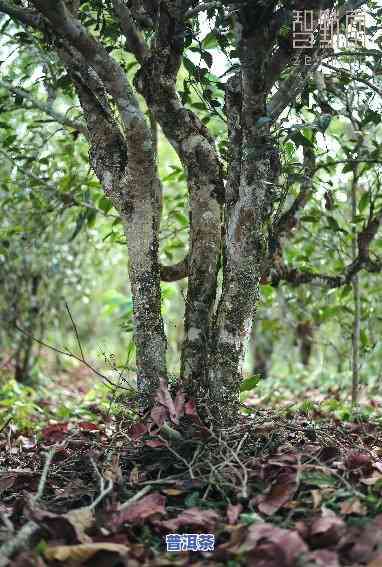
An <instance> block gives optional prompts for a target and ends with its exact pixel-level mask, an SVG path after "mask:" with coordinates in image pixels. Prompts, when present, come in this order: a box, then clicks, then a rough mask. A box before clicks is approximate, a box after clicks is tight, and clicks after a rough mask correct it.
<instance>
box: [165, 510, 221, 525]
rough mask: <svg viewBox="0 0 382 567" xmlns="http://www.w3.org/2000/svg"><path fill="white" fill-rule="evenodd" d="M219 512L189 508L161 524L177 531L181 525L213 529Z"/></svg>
mask: <svg viewBox="0 0 382 567" xmlns="http://www.w3.org/2000/svg"><path fill="white" fill-rule="evenodd" d="M218 519H219V514H217V512H215V511H214V510H201V509H200V508H195V507H194V508H188V510H184V511H183V512H181V513H180V514H179V515H178V516H177V517H176V518H173V519H172V520H166V521H163V522H161V524H160V525H161V526H163V527H164V528H166V529H168V530H170V531H176V530H177V529H178V528H179V527H181V526H202V527H203V528H205V529H206V530H213V528H214V527H215V524H216V522H217V521H218Z"/></svg>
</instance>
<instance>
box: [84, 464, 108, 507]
mask: <svg viewBox="0 0 382 567" xmlns="http://www.w3.org/2000/svg"><path fill="white" fill-rule="evenodd" d="M90 462H91V464H92V466H93V469H94V471H95V473H96V475H97V478H98V482H99V495H98V496H97V498H96V499H95V500H94V501H93V502H92V503H91V504H90V506H87V508H88V510H94V508H95V507H96V506H97V505H98V504H99V503H100V502H101V500H103V499H104V498H105V496H107V495H108V494H109V492H111V490H112V488H113V481H112V480H111V479H109V480H108V483H107V485H106V486H105V479H104V478H103V476H102V475H101V473H100V472H99V470H98V467H97V465H96V464H95V461H94V460H93V459H90Z"/></svg>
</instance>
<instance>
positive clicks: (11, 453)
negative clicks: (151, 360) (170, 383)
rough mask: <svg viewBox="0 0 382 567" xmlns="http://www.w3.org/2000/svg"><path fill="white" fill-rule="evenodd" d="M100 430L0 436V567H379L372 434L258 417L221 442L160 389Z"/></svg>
mask: <svg viewBox="0 0 382 567" xmlns="http://www.w3.org/2000/svg"><path fill="white" fill-rule="evenodd" d="M102 419H103V416H100V421H99V422H97V423H91V422H84V421H78V422H76V421H75V420H74V419H73V420H70V421H66V422H57V423H53V422H52V423H47V424H45V425H44V427H43V428H42V429H41V431H40V433H39V434H38V435H37V439H36V432H27V431H21V432H19V431H17V429H10V428H5V429H4V430H3V431H2V432H1V435H0V443H1V446H2V452H1V454H0V495H1V504H0V566H3V565H5V566H6V565H9V566H10V567H21V566H22V567H28V566H29V565H35V566H37V567H48V566H57V565H60V566H62V567H73V566H77V565H78V566H80V565H84V566H85V565H89V566H90V565H91V566H93V567H98V566H99V567H102V566H109V565H113V566H119V565H121V566H125V565H126V566H127V565H128V566H129V567H131V566H132V567H135V566H140V567H142V566H143V567H144V566H146V565H147V566H148V565H153V566H155V565H158V566H162V565H163V566H164V565H193V566H194V567H197V566H202V565H216V566H218V565H228V566H230V567H233V566H234V565H235V566H236V565H238V566H241V565H243V566H244V565H256V567H321V566H322V567H324V566H325V567H342V566H347V565H349V566H354V567H356V566H361V565H364V566H367V567H382V500H381V492H382V460H381V455H382V428H381V426H380V425H379V424H378V423H373V422H368V423H365V422H362V421H354V422H350V423H347V424H343V423H342V422H340V421H338V420H336V419H333V418H332V417H330V416H322V415H320V416H316V418H315V419H308V418H307V416H306V415H305V414H304V413H295V414H293V415H286V414H285V413H283V412H276V411H271V410H269V409H265V408H263V409H258V410H256V411H255V412H254V413H253V414H252V415H251V416H248V415H243V416H242V417H241V418H240V419H239V420H238V423H237V424H236V425H235V426H234V427H232V428H231V429H227V430H224V431H222V430H217V429H216V428H215V427H214V426H213V425H212V424H210V423H203V421H202V419H201V418H200V417H199V415H198V413H197V411H196V407H195V404H194V402H193V400H187V399H186V398H185V395H184V394H183V392H179V391H178V392H177V394H176V395H175V396H174V397H173V396H172V395H171V394H170V392H169V390H168V389H167V386H166V384H165V383H164V382H162V383H161V384H160V388H159V390H158V393H157V405H156V406H155V407H154V408H153V409H152V410H151V411H150V412H148V413H147V414H146V415H145V416H144V417H143V418H141V419H140V420H139V421H135V422H132V421H128V420H126V419H121V418H120V419H119V420H118V419H115V420H114V422H113V423H112V424H110V423H108V424H107V427H106V424H105V423H102ZM20 438H21V439H20ZM49 452H50V453H49ZM48 453H49V454H51V460H50V462H49V463H48V466H47V454H48ZM32 528H33V529H32ZM28 529H29V531H31V533H29V532H28ZM24 533H27V535H28V537H25V538H24V539H23V537H24V535H23V534H24ZM168 533H179V534H183V533H211V534H214V536H215V550H214V552H200V551H198V552H191V551H182V552H173V553H168V552H166V547H165V536H166V534H168ZM20 534H21V535H22V536H23V537H21V536H20ZM9 549H11V552H10V551H9Z"/></svg>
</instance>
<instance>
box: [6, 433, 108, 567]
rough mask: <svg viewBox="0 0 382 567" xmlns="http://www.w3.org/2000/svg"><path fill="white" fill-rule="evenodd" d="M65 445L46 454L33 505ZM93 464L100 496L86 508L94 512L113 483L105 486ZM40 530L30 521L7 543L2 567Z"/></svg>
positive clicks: (32, 501) (42, 490) (62, 444)
mask: <svg viewBox="0 0 382 567" xmlns="http://www.w3.org/2000/svg"><path fill="white" fill-rule="evenodd" d="M65 443H66V441H64V442H63V443H61V444H58V445H56V446H55V447H52V448H51V449H49V451H48V452H47V453H46V459H45V464H44V468H43V471H42V474H41V478H40V482H39V485H38V489H37V493H36V494H35V496H33V498H32V499H31V503H32V505H33V504H36V503H37V502H38V500H40V498H41V497H42V495H43V493H44V488H45V484H46V480H47V477H48V471H49V467H50V464H51V462H52V459H53V457H54V455H55V453H56V451H57V449H58V447H62V446H64V445H65ZM91 463H92V465H93V467H94V470H95V472H96V475H97V477H98V480H99V484H100V494H99V495H98V496H97V498H96V499H95V500H94V501H93V502H92V503H91V504H90V506H86V507H85V508H86V509H88V510H94V508H95V507H96V506H98V504H99V503H100V502H101V500H103V499H104V498H105V496H107V494H109V492H111V490H112V488H113V481H112V480H109V481H108V483H107V485H106V486H105V481H104V478H103V477H102V475H101V474H100V472H99V471H98V468H97V466H96V464H95V463H94V461H93V460H92V459H91ZM39 528H40V526H39V525H38V524H37V523H36V522H35V521H33V520H30V521H29V522H27V523H26V524H25V525H24V526H23V527H22V528H21V529H20V530H19V532H18V533H17V534H16V536H15V537H14V538H12V539H11V540H9V541H8V542H6V543H5V544H4V545H3V546H2V547H1V548H0V567H6V566H7V565H8V564H9V561H10V557H11V556H12V555H14V554H15V553H16V552H18V551H22V550H23V549H25V548H26V547H27V546H28V544H29V541H30V540H31V538H32V537H33V536H34V535H35V534H36V533H37V531H38V530H39Z"/></svg>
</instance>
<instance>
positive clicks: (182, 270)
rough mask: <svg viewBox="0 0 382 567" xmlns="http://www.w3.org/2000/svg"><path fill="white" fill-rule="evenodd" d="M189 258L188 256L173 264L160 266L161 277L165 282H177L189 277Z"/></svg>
mask: <svg viewBox="0 0 382 567" xmlns="http://www.w3.org/2000/svg"><path fill="white" fill-rule="evenodd" d="M188 264H189V258H188V256H186V257H185V258H183V260H181V261H180V262H178V263H177V264H174V265H173V266H163V265H161V267H160V279H161V280H162V281H163V282H175V281H178V280H182V279H183V278H187V276H188V271H189V266H188Z"/></svg>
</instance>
